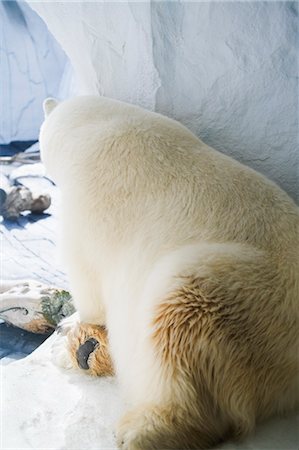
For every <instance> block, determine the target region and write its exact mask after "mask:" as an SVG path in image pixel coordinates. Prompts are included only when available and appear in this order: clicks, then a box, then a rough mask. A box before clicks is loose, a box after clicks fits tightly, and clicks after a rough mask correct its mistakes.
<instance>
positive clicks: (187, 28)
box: [30, 1, 298, 198]
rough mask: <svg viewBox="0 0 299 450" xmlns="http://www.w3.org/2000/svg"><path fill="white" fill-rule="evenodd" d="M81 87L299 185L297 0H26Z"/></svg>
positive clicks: (287, 184)
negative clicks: (179, 126)
mask: <svg viewBox="0 0 299 450" xmlns="http://www.w3.org/2000/svg"><path fill="white" fill-rule="evenodd" d="M30 4H31V6H32V7H33V8H34V9H35V10H36V11H37V12H38V13H39V14H40V15H41V17H42V18H43V19H44V20H45V22H46V23H47V25H48V27H49V29H50V31H51V32H52V33H53V34H54V36H55V37H56V38H57V40H58V41H59V42H60V44H61V45H62V47H63V49H64V50H65V52H66V53H67V55H68V56H69V58H70V60H71V63H72V65H73V67H74V69H75V72H76V74H77V76H78V78H79V81H80V82H81V92H82V93H91V94H100V95H106V96H109V97H113V98H117V99H120V100H125V101H128V102H132V103H136V104H139V105H142V106H144V107H146V108H149V109H152V110H155V111H159V112H161V113H164V114H166V115H169V116H171V117H174V118H176V119H178V120H180V121H181V122H183V123H184V124H185V125H187V126H188V127H189V128H190V129H191V130H193V131H194V132H195V133H196V134H197V135H199V136H200V137H201V138H202V139H203V140H204V141H205V142H206V143H208V144H210V145H212V146H214V147H215V148H217V149H219V150H220V151H222V152H225V153H227V154H230V155H232V156H233V157H235V158H236V159H238V160H240V161H242V162H244V163H246V164H248V165H249V166H251V167H253V168H255V169H257V170H259V171H260V172H262V173H264V174H266V175H268V176H269V177H270V178H271V179H273V180H274V181H276V182H277V183H278V184H279V185H280V186H281V187H283V188H284V189H285V190H286V191H287V192H289V194H291V195H292V196H293V197H294V198H295V196H296V193H297V192H298V185H297V181H298V145H297V144H298V141H297V138H298V135H297V133H298V90H297V89H298V84H297V83H298V82H297V77H298V64H297V63H298V57H297V50H298V45H297V44H298V5H297V4H296V3H295V2H213V1H211V2H204V3H203V2H184V1H181V2H179V1H174V2H128V1H122V2H82V1H81V2H75V3H73V2H71V3H70V2H68V1H64V2H59V3H57V2H50V3H49V2H35V1H31V2H30Z"/></svg>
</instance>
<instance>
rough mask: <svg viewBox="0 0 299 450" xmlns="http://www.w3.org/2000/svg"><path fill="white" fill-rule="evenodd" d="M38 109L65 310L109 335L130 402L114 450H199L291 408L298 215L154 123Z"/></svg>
mask: <svg viewBox="0 0 299 450" xmlns="http://www.w3.org/2000/svg"><path fill="white" fill-rule="evenodd" d="M44 110H45V115H46V118H45V121H44V123H43V125H42V127H41V132H40V146H41V154H42V160H43V161H44V163H45V166H46V169H47V171H48V173H49V175H50V176H51V177H52V178H53V179H54V180H55V182H56V183H57V185H58V186H59V188H60V190H61V195H62V226H63V231H62V233H63V254H64V256H65V261H66V267H67V270H68V274H69V280H70V286H71V291H72V294H73V296H74V301H75V305H76V308H77V310H78V313H79V317H80V321H81V322H82V326H83V325H84V323H85V324H86V323H87V324H94V325H95V326H106V327H107V329H108V335H109V346H110V353H111V358H112V361H113V366H114V368H115V372H116V375H117V377H118V379H119V381H120V384H121V385H122V386H123V391H124V394H125V396H126V399H127V401H128V404H129V405H130V408H129V410H128V412H127V413H126V414H125V416H124V417H123V419H122V420H121V421H120V423H119V425H118V428H117V440H118V445H119V447H120V448H122V449H126V450H153V449H157V450H158V449H159V450H160V449H182V448H184V449H187V448H188V449H195V448H196V449H199V448H207V447H209V446H212V445H214V444H216V443H218V442H220V441H221V440H224V439H226V438H227V437H228V436H230V437H231V436H235V437H242V436H244V435H246V434H247V433H249V432H250V431H251V430H252V429H253V428H254V426H255V423H256V422H257V421H260V420H263V419H265V418H267V417H269V416H270V415H272V414H275V413H282V412H285V411H288V410H291V409H292V408H295V407H296V405H297V404H298V390H297V385H296V382H297V377H298V356H297V349H298V298H299V293H298V289H299V287H298V286H299V283H298V281H299V276H298V263H299V256H298V255H299V252H298V240H299V237H298V236H299V234H298V224H299V213H298V208H297V207H296V205H295V203H294V202H293V201H292V200H291V199H290V198H289V197H288V196H287V194H285V193H284V192H283V191H282V190H281V189H280V188H279V187H278V186H277V185H275V184H274V183H273V182H271V181H269V180H267V179H266V178H265V177H264V176H262V175H260V174H259V173H257V172H255V171H254V170H252V169H250V168H248V167H245V166H244V165H242V164H240V163H239V162H237V161H234V160H233V159H231V158H230V157H228V156H225V155H223V154H221V153H219V152H218V151H216V150H214V149H212V148H210V147H209V146H207V145H206V144H204V143H203V142H202V141H200V140H199V139H198V138H197V137H196V136H195V135H193V134H192V133H191V132H190V131H189V130H188V129H187V128H185V127H184V126H183V125H181V124H180V123H178V122H176V121H174V120H171V119H169V118H167V117H164V116H162V115H160V114H157V113H153V112H149V111H146V110H144V109H141V108H139V107H136V106H133V105H129V104H126V103H122V102H119V101H115V100H111V99H108V98H103V97H96V96H82V97H77V98H73V99H70V100H67V101H65V102H62V103H58V102H57V101H55V100H53V99H48V100H47V101H46V102H45V103H44ZM80 326H81V324H80V323H77V324H75V325H74V327H76V328H77V331H78V330H80Z"/></svg>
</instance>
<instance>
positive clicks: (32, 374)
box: [1, 334, 299, 450]
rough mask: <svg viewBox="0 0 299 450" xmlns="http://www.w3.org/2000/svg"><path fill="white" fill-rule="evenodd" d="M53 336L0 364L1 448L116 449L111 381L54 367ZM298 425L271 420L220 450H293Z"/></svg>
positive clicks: (117, 410)
mask: <svg viewBox="0 0 299 450" xmlns="http://www.w3.org/2000/svg"><path fill="white" fill-rule="evenodd" d="M56 339H59V337H57V336H56V335H55V334H54V335H52V336H51V337H50V338H49V339H48V340H47V341H46V342H45V343H44V344H42V345H41V347H39V348H38V349H37V350H35V352H33V353H32V354H31V355H30V356H28V357H27V358H25V359H22V360H20V361H16V362H12V363H10V364H7V365H4V366H2V367H1V372H2V373H1V418H2V423H1V435H2V444H1V449H2V450H12V449H15V450H16V449H22V450H23V449H36V450H87V449H88V450H112V449H113V450H115V449H116V448H117V447H116V444H115V438H114V427H115V423H116V422H117V420H118V419H119V418H120V416H121V414H122V411H123V410H124V404H123V402H122V400H121V394H120V391H119V388H118V386H117V383H116V381H115V380H114V379H113V378H94V377H90V376H88V375H85V373H83V372H80V371H77V370H63V369H60V368H58V367H57V366H55V365H54V364H53V363H52V360H51V356H50V355H51V348H52V345H53V344H55V341H56ZM297 429H298V428H297V424H296V417H295V416H291V417H287V418H281V419H273V420H272V421H269V422H268V423H266V424H264V425H262V426H260V427H258V429H257V432H256V434H255V436H253V437H251V438H249V439H247V440H246V441H245V442H242V443H239V444H236V443H227V444H225V445H223V446H222V447H221V449H222V450H224V449H225V450H245V449H246V450H264V449H271V450H297V449H298V444H299V441H298V434H297ZM219 448H220V447H219Z"/></svg>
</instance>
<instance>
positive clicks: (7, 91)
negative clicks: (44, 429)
mask: <svg viewBox="0 0 299 450" xmlns="http://www.w3.org/2000/svg"><path fill="white" fill-rule="evenodd" d="M66 63H67V58H66V56H65V54H64V52H63V51H62V50H61V48H60V46H59V45H58V44H57V43H56V41H55V39H54V38H53V37H52V36H51V34H50V33H49V31H48V29H47V26H46V25H45V23H44V22H43V21H42V20H41V19H40V17H39V16H38V15H37V14H36V13H35V12H34V11H33V10H32V9H31V8H30V7H29V6H28V5H27V3H24V2H15V1H3V2H0V65H1V70H0V102H1V103H0V105H1V106H0V108H1V110H0V144H8V143H10V142H11V141H18V140H19V141H20V140H21V141H27V140H35V139H37V138H38V132H39V127H40V125H41V122H42V120H43V113H42V101H43V99H44V98H45V97H47V96H57V95H58V94H59V92H60V84H61V81H62V78H63V73H64V72H65V70H66ZM64 88H65V83H64Z"/></svg>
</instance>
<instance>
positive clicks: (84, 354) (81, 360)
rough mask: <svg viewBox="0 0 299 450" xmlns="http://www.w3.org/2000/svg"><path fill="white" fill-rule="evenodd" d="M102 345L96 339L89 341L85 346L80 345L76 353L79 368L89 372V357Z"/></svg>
mask: <svg viewBox="0 0 299 450" xmlns="http://www.w3.org/2000/svg"><path fill="white" fill-rule="evenodd" d="M99 345H100V343H99V341H97V340H96V339H94V338H90V339H87V341H85V342H84V344H82V345H80V347H79V348H78V350H77V352H76V357H77V362H78V364H79V367H80V368H81V369H83V370H88V369H89V365H88V358H89V355H90V354H91V353H92V352H94V351H95V349H96V348H97V347H98V346H99Z"/></svg>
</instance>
